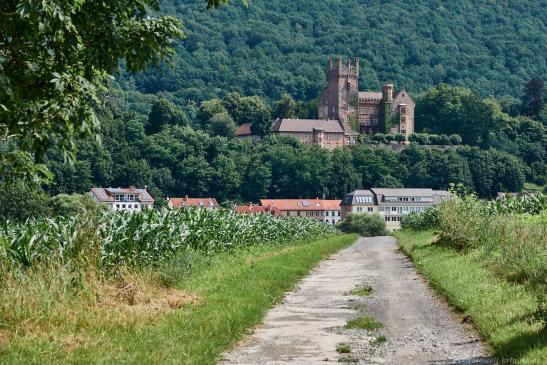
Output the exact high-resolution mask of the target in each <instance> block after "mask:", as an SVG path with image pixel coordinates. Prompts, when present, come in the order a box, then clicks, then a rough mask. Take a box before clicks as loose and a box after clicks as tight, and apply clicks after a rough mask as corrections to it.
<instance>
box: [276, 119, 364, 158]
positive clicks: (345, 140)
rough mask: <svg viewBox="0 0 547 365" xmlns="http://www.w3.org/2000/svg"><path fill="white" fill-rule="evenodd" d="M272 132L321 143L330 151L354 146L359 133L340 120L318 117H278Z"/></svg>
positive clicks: (310, 143) (305, 141)
mask: <svg viewBox="0 0 547 365" xmlns="http://www.w3.org/2000/svg"><path fill="white" fill-rule="evenodd" d="M272 132H273V133H275V134H279V135H285V136H291V137H295V138H297V139H298V140H299V141H300V142H302V143H305V144H309V145H312V144H314V145H319V146H321V147H322V148H326V149H328V150H330V151H332V150H334V149H335V148H339V147H343V146H352V145H354V144H355V143H356V142H357V135H358V133H355V132H353V130H352V129H351V128H350V127H349V125H347V123H342V122H340V121H338V120H334V119H331V120H316V119H281V118H279V119H277V120H276V121H275V122H274V123H273V125H272Z"/></svg>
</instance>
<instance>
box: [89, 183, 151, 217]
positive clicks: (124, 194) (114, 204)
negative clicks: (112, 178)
mask: <svg viewBox="0 0 547 365" xmlns="http://www.w3.org/2000/svg"><path fill="white" fill-rule="evenodd" d="M90 194H91V196H92V197H93V198H94V199H95V200H96V201H97V202H99V204H101V205H104V206H105V207H107V208H108V209H110V210H125V211H130V212H140V211H142V210H143V209H150V208H152V206H153V205H154V198H152V196H151V195H150V194H149V193H148V191H147V190H146V187H145V188H144V189H137V188H136V187H134V186H130V187H129V188H92V189H91V192H90Z"/></svg>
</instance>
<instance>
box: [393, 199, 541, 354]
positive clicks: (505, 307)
mask: <svg viewBox="0 0 547 365" xmlns="http://www.w3.org/2000/svg"><path fill="white" fill-rule="evenodd" d="M402 225H403V228H404V229H403V230H402V231H399V232H397V233H396V236H397V238H398V239H399V243H400V245H401V247H402V248H403V250H404V251H405V252H406V253H407V254H409V255H410V256H411V257H412V259H413V260H414V262H415V263H416V265H417V266H418V268H419V269H420V271H421V273H422V274H423V275H424V276H426V278H427V279H428V280H429V282H430V283H431V285H432V286H433V287H435V288H436V289H437V290H438V291H439V292H440V293H441V294H443V295H444V296H445V297H446V298H447V299H448V301H449V302H450V303H451V304H452V305H453V306H454V307H455V308H456V309H458V310H460V311H462V312H463V313H464V314H465V315H466V316H469V317H470V318H471V320H472V321H473V323H474V324H475V326H476V327H477V329H478V330H479V332H480V333H481V334H482V335H483V336H484V337H485V338H486V339H487V340H488V342H489V343H490V345H491V347H492V352H493V355H494V356H496V357H497V358H498V359H500V360H501V359H512V360H511V361H518V363H523V364H544V363H546V362H547V347H546V346H545V344H546V343H547V328H546V326H547V306H546V303H547V298H546V296H547V282H546V281H545V278H546V277H547V266H546V265H545V263H546V262H547V198H546V196H545V195H542V194H539V195H536V196H522V197H518V196H516V197H506V198H504V199H501V200H498V201H490V202H485V201H480V200H478V199H477V198H476V197H475V196H474V195H472V194H471V195H461V196H455V197H454V198H452V199H450V200H448V201H446V202H444V203H443V204H442V205H441V206H440V207H439V208H438V209H433V210H430V211H427V212H425V213H424V214H420V215H409V216H408V217H407V218H405V219H404V220H403V222H402ZM466 318H467V317H466Z"/></svg>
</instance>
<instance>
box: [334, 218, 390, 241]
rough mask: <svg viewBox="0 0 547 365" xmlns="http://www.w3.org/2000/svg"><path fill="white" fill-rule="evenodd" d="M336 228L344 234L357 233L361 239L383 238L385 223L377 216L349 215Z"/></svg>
mask: <svg viewBox="0 0 547 365" xmlns="http://www.w3.org/2000/svg"><path fill="white" fill-rule="evenodd" d="M336 227H337V228H338V229H340V230H341V231H342V232H344V233H358V234H359V235H361V236H363V237H374V236H385V235H386V234H387V230H386V222H385V221H384V219H382V217H380V216H379V215H378V214H366V213H365V214H354V213H350V214H349V215H348V216H347V217H346V218H345V219H344V220H343V221H341V222H339V223H338V224H337V225H336Z"/></svg>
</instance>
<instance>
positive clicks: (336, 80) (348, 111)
mask: <svg viewBox="0 0 547 365" xmlns="http://www.w3.org/2000/svg"><path fill="white" fill-rule="evenodd" d="M327 78H328V83H327V86H326V87H325V89H324V90H323V92H322V93H321V97H320V98H319V118H321V119H337V120H339V121H342V122H347V121H348V120H349V117H350V116H352V115H355V113H356V110H355V107H356V106H357V103H358V95H359V58H355V59H354V60H353V61H351V60H348V61H344V60H342V58H341V57H340V56H338V57H336V60H335V61H333V60H332V59H330V58H329V61H328V68H327ZM354 101H355V102H354Z"/></svg>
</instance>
